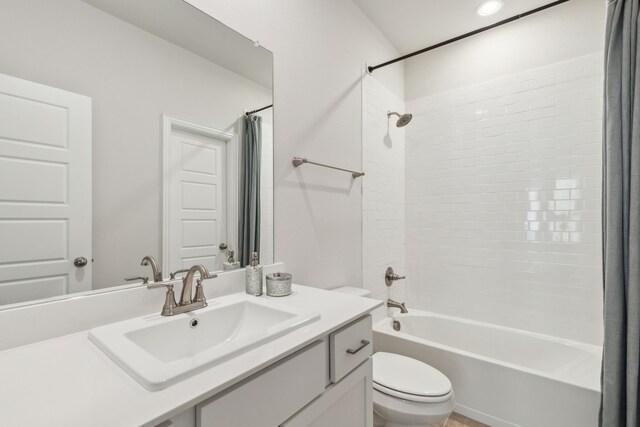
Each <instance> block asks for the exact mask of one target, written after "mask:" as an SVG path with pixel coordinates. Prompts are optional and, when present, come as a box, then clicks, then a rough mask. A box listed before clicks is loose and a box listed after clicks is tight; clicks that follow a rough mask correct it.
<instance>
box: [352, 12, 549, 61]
mask: <svg viewBox="0 0 640 427" xmlns="http://www.w3.org/2000/svg"><path fill="white" fill-rule="evenodd" d="M353 1H354V2H355V3H356V4H357V5H358V7H359V8H360V9H361V10H362V11H363V12H364V13H365V15H367V16H368V17H369V19H370V20H371V22H373V23H374V25H375V26H376V27H378V28H379V29H380V31H382V33H383V34H384V35H385V37H386V38H387V39H388V40H389V41H390V42H391V43H392V44H393V45H394V46H395V48H396V49H398V51H399V52H400V53H401V54H406V53H410V52H413V51H416V50H419V49H422V48H424V47H427V46H430V45H432V44H435V43H438V42H441V41H444V40H447V39H450V38H452V37H455V36H458V35H461V34H464V33H467V32H469V31H473V30H476V29H478V28H481V27H485V26H487V25H491V24H493V23H495V22H498V21H501V20H503V19H507V18H510V17H512V16H515V15H517V14H519V13H522V12H526V11H528V10H531V9H535V8H537V7H540V6H543V5H545V4H549V3H552V2H553V0H503V1H504V6H503V7H502V9H500V11H499V12H498V13H496V14H495V15H492V16H479V15H478V14H477V13H476V9H477V8H478V6H480V4H482V3H483V2H484V0H353ZM559 7H562V5H561V6H559ZM515 25H517V24H515Z"/></svg>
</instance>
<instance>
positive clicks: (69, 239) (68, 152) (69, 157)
mask: <svg viewBox="0 0 640 427" xmlns="http://www.w3.org/2000/svg"><path fill="white" fill-rule="evenodd" d="M0 117H1V119H0V278H1V279H0V305H2V304H12V303H18V302H23V301H28V300H33V299H41V298H48V297H52V296H58V295H64V294H68V293H74V292H81V291H86V290H90V289H91V261H90V260H91V99H90V98H88V97H85V96H82V95H78V94H75V93H71V92H67V91H63V90H60V89H57V88H53V87H49V86H45V85H42V84H37V83H33V82H30V81H27V80H22V79H18V78H15V77H11V76H7V75H1V74H0ZM75 258H79V261H78V262H77V264H78V265H77V266H76V265H74V259H75ZM82 258H84V259H86V260H87V262H86V264H85V265H82V264H83V261H82Z"/></svg>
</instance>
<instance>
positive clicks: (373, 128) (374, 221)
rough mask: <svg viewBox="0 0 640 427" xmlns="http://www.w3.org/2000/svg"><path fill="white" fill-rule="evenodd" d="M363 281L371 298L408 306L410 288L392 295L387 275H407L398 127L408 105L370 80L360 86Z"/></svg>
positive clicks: (399, 284) (400, 284) (399, 285)
mask: <svg viewBox="0 0 640 427" xmlns="http://www.w3.org/2000/svg"><path fill="white" fill-rule="evenodd" d="M362 101H363V102H362V105H363V108H362V123H363V132H362V146H363V147H362V163H363V165H364V170H365V171H366V175H365V176H364V177H363V178H364V179H363V181H362V204H363V206H362V216H363V221H362V254H363V259H362V266H363V271H362V278H363V282H364V287H365V288H366V289H368V290H370V291H371V296H373V297H374V298H378V299H381V300H384V299H387V298H388V297H391V298H394V299H397V300H400V301H404V300H405V297H406V292H405V291H406V282H405V281H399V282H396V283H395V284H394V286H393V287H392V288H391V289H389V288H387V286H386V285H385V284H384V272H385V270H386V269H387V267H393V268H394V269H395V271H396V272H397V273H398V274H400V275H404V274H405V235H404V233H405V226H404V225H405V212H404V203H405V200H404V198H405V191H404V186H405V171H404V163H405V158H404V157H405V152H404V150H405V129H406V128H397V127H396V126H395V123H396V120H397V117H395V116H393V117H391V118H390V119H388V118H387V112H388V111H389V110H391V111H399V112H400V113H402V112H403V109H404V102H403V101H402V99H400V98H399V97H397V96H396V95H394V94H393V93H391V92H390V91H389V90H388V89H386V88H385V87H384V86H383V85H382V84H380V82H378V81H377V80H376V79H375V78H374V77H372V76H368V75H367V76H365V78H364V80H363V82H362Z"/></svg>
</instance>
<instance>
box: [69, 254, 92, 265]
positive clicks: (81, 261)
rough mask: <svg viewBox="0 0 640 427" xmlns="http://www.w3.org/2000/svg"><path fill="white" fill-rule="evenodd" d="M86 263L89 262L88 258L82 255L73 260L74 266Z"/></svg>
mask: <svg viewBox="0 0 640 427" xmlns="http://www.w3.org/2000/svg"><path fill="white" fill-rule="evenodd" d="M88 263H89V260H87V259H86V258H85V257H83V256H79V257H78V258H76V259H74V260H73V265H75V266H76V267H84V266H85V265H87V264H88Z"/></svg>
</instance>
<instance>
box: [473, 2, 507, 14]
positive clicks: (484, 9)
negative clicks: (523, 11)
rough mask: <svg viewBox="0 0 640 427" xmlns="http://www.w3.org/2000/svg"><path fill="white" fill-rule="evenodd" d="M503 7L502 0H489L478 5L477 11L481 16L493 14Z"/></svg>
mask: <svg viewBox="0 0 640 427" xmlns="http://www.w3.org/2000/svg"><path fill="white" fill-rule="evenodd" d="M501 8H502V0H488V1H485V2H484V3H482V4H481V5H480V7H478V10H477V11H476V12H477V13H478V15H480V16H489V15H493V14H494V13H496V12H497V11H499V10H500V9H501Z"/></svg>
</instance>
